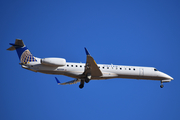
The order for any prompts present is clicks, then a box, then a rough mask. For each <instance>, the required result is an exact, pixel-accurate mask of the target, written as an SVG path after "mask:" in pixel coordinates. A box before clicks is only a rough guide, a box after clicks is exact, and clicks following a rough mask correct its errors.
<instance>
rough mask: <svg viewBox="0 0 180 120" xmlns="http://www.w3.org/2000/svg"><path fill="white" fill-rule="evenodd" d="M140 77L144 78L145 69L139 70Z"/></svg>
mask: <svg viewBox="0 0 180 120" xmlns="http://www.w3.org/2000/svg"><path fill="white" fill-rule="evenodd" d="M139 75H140V76H144V69H143V68H139Z"/></svg>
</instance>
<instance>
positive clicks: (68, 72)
mask: <svg viewBox="0 0 180 120" xmlns="http://www.w3.org/2000/svg"><path fill="white" fill-rule="evenodd" d="M10 45H12V46H11V47H10V48H8V49H7V50H10V51H13V50H16V52H17V54H18V56H19V59H20V63H19V64H20V65H21V66H22V68H24V69H27V70H31V71H34V72H40V73H45V74H54V75H64V76H68V77H71V78H74V80H72V81H68V82H65V83H61V82H60V81H59V80H58V79H57V78H56V77H55V79H56V81H57V83H58V84H59V85H68V84H69V85H71V84H75V83H78V82H80V85H79V88H81V89H82V88H83V87H84V84H85V83H88V82H89V81H90V80H104V79H113V78H126V79H142V80H157V81H160V82H161V85H160V87H161V88H163V87H164V85H163V83H164V82H170V81H171V80H173V78H172V77H171V76H169V75H167V74H165V73H163V72H160V71H158V70H157V69H156V68H154V67H140V66H123V65H113V64H97V63H96V62H95V60H94V59H93V57H92V56H91V55H90V54H89V52H88V50H87V49H86V48H85V53H86V63H74V62H66V59H64V58H56V57H50V58H38V57H35V56H33V55H32V54H31V52H30V51H29V50H28V48H27V47H26V46H25V45H24V42H23V41H22V40H21V39H16V40H15V43H10Z"/></svg>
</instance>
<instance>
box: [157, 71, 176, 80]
mask: <svg viewBox="0 0 180 120" xmlns="http://www.w3.org/2000/svg"><path fill="white" fill-rule="evenodd" d="M159 77H162V78H163V79H169V80H173V78H172V77H171V76H169V75H167V74H165V73H163V72H159Z"/></svg>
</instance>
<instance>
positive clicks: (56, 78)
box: [55, 77, 61, 85]
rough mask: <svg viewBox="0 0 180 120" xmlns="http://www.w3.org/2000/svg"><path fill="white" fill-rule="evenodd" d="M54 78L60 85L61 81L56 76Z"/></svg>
mask: <svg viewBox="0 0 180 120" xmlns="http://www.w3.org/2000/svg"><path fill="white" fill-rule="evenodd" d="M55 79H56V82H57V83H58V85H60V84H61V82H60V81H59V80H58V79H57V77H55Z"/></svg>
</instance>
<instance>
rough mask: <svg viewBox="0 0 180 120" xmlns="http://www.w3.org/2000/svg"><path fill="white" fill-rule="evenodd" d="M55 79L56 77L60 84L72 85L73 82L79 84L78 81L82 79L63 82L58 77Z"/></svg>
mask: <svg viewBox="0 0 180 120" xmlns="http://www.w3.org/2000/svg"><path fill="white" fill-rule="evenodd" d="M55 79H56V81H57V83H58V85H72V84H77V83H78V82H81V80H80V79H76V80H72V81H68V82H64V83H61V82H60V81H59V80H58V79H57V78H56V77H55Z"/></svg>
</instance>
